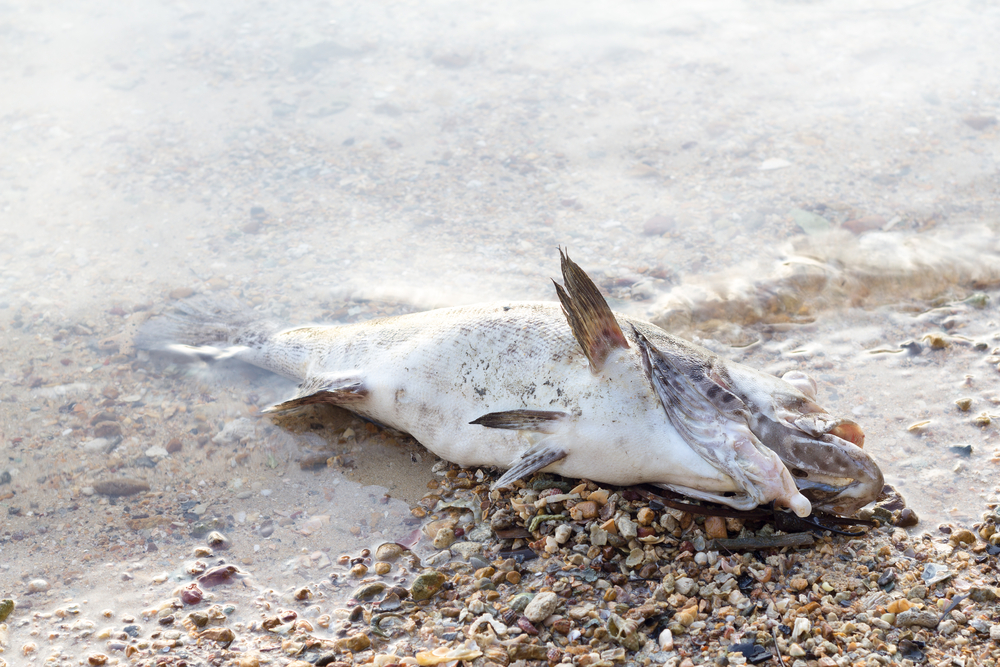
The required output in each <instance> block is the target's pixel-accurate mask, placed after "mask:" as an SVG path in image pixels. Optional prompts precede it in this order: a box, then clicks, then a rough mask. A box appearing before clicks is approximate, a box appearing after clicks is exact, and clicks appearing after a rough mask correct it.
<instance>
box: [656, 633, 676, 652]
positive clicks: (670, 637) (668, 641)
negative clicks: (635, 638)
mask: <svg viewBox="0 0 1000 667" xmlns="http://www.w3.org/2000/svg"><path fill="white" fill-rule="evenodd" d="M657 642H658V643H659V644H660V650H661V651H673V650H674V633H673V632H671V631H670V628H664V629H663V632H661V633H660V636H659V638H658V639H657Z"/></svg>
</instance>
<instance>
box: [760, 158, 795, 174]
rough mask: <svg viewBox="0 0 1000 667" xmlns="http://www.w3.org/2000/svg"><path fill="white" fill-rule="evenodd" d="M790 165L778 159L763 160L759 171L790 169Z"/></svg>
mask: <svg viewBox="0 0 1000 667" xmlns="http://www.w3.org/2000/svg"><path fill="white" fill-rule="evenodd" d="M791 166H792V163H791V162H789V161H788V160H783V159H782V158H780V157H773V158H769V159H767V160H764V161H763V162H761V163H760V170H761V171H774V170H775V169H784V168H785V167H791Z"/></svg>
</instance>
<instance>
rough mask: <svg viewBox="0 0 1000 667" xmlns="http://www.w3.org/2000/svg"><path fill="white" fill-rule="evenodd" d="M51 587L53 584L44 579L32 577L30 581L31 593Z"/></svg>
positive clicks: (29, 588)
mask: <svg viewBox="0 0 1000 667" xmlns="http://www.w3.org/2000/svg"><path fill="white" fill-rule="evenodd" d="M49 588H51V585H50V584H49V582H47V581H45V580H44V579H32V580H31V581H29V582H28V592H29V593H44V592H45V591H47V590H49Z"/></svg>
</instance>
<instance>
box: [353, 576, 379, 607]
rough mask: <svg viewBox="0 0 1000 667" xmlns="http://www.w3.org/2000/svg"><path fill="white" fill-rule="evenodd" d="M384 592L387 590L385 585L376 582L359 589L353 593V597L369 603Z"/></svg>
mask: <svg viewBox="0 0 1000 667" xmlns="http://www.w3.org/2000/svg"><path fill="white" fill-rule="evenodd" d="M384 590H385V584H384V583H382V582H381V581H376V582H373V583H370V584H364V585H363V586H360V587H358V588H357V589H356V590H355V591H354V592H353V593H351V597H352V598H354V599H355V600H360V601H362V602H367V601H368V600H371V599H372V598H373V597H375V596H376V595H380V594H381V593H382V592H383V591H384Z"/></svg>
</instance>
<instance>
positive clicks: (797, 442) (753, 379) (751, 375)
mask: <svg viewBox="0 0 1000 667" xmlns="http://www.w3.org/2000/svg"><path fill="white" fill-rule="evenodd" d="M726 370H727V371H728V379H729V382H730V383H731V385H732V391H733V392H734V393H736V394H737V395H739V396H740V398H742V399H743V401H744V402H745V403H746V404H747V407H748V413H749V415H750V430H751V431H753V433H754V435H756V436H757V437H758V438H759V439H760V441H761V442H762V443H763V444H764V445H765V446H766V447H768V448H769V449H771V450H773V451H774V452H775V453H776V454H777V455H778V458H780V459H781V461H782V463H784V464H785V466H786V467H787V468H788V470H789V472H790V473H791V474H792V477H793V478H794V479H795V485H796V486H797V487H798V489H799V491H800V492H801V493H802V495H804V496H805V497H806V498H808V499H809V501H810V502H811V503H812V505H813V508H814V509H818V510H821V511H824V512H827V513H831V514H839V515H842V516H850V515H852V514H854V513H855V512H857V511H858V510H859V509H861V508H862V507H864V506H865V505H867V504H868V503H871V502H874V501H875V500H876V499H877V498H878V496H879V493H881V491H882V487H883V486H884V484H885V481H884V478H883V476H882V471H881V470H880V469H879V467H878V464H876V463H875V461H874V460H873V459H872V458H871V456H869V455H868V453H867V452H865V450H864V449H863V448H862V447H863V446H864V441H865V436H864V431H863V430H862V428H861V426H859V425H858V424H857V423H856V422H854V421H852V420H850V419H845V418H840V417H836V416H834V415H831V414H830V413H829V412H827V411H826V410H825V409H823V408H822V407H821V406H820V405H819V404H818V403H817V402H816V383H815V382H813V381H812V379H811V378H809V377H808V376H806V375H805V374H804V373H801V372H799V371H792V372H790V373H786V374H785V375H784V376H783V377H781V378H778V377H775V376H773V375H769V374H766V373H761V372H759V371H756V370H754V369H752V368H748V367H746V366H741V365H737V364H729V365H727V369H726Z"/></svg>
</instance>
